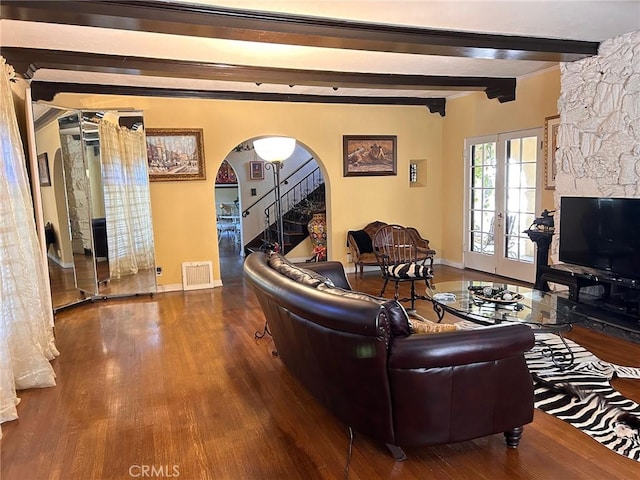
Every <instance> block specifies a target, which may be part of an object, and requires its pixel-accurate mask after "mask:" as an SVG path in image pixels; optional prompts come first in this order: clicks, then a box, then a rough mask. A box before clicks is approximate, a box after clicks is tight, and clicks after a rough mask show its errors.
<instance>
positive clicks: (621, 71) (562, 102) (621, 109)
mask: <svg viewBox="0 0 640 480" xmlns="http://www.w3.org/2000/svg"><path fill="white" fill-rule="evenodd" d="M560 73H561V79H560V82H561V89H560V98H559V99H558V112H559V114H560V125H559V130H558V139H557V142H558V151H557V153H556V159H555V161H556V169H557V173H556V191H555V194H554V203H555V208H556V214H555V222H556V227H557V226H559V227H560V230H561V229H562V215H561V213H562V212H560V210H559V207H560V198H561V197H563V196H584V197H633V198H638V197H640V31H636V32H631V33H628V34H625V35H621V36H619V37H615V38H612V39H609V40H606V41H604V42H602V44H601V46H600V49H599V52H598V55H597V56H594V57H590V58H586V59H584V60H580V61H577V62H573V63H563V64H561V65H560ZM558 240H559V236H558V235H554V239H553V243H552V247H551V259H552V262H553V263H557V262H558V245H559V243H558ZM589 323H592V325H589V326H591V327H593V328H597V329H600V330H604V331H608V333H613V334H616V335H622V336H624V337H625V338H627V337H629V336H631V337H633V338H629V339H630V340H634V341H640V319H637V321H636V322H634V321H633V319H630V320H629V321H626V322H625V321H622V322H621V321H619V320H618V319H616V318H612V316H611V315H609V314H607V313H605V312H602V314H600V313H597V314H596V317H595V318H593V321H592V322H589Z"/></svg>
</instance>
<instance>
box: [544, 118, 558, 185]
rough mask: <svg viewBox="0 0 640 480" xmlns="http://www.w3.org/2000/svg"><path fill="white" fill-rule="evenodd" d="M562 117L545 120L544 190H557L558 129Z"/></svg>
mask: <svg viewBox="0 0 640 480" xmlns="http://www.w3.org/2000/svg"><path fill="white" fill-rule="evenodd" d="M559 126H560V115H553V116H551V117H546V118H545V119H544V188H545V189H547V190H554V189H555V188H556V172H557V166H556V160H555V157H556V151H557V150H558V127H559Z"/></svg>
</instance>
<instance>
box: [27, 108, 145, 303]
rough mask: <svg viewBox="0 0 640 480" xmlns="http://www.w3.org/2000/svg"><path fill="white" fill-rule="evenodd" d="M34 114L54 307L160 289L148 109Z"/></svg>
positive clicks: (53, 110) (45, 110)
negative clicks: (146, 125) (146, 126)
mask: <svg viewBox="0 0 640 480" xmlns="http://www.w3.org/2000/svg"><path fill="white" fill-rule="evenodd" d="M34 118H35V137H36V148H37V153H38V159H39V162H38V163H39V168H40V169H41V171H40V172H39V175H40V178H41V187H40V188H41V194H42V203H43V216H44V224H45V225H46V227H45V236H46V239H47V255H48V258H49V262H48V263H49V272H50V279H51V290H52V297H53V305H54V309H59V308H61V307H65V306H68V305H71V304H74V303H77V302H80V301H84V300H85V299H87V298H89V299H91V298H94V297H96V296H97V297H104V298H107V297H113V296H129V295H137V294H147V293H153V292H155V291H156V276H155V260H154V245H153V229H152V224H151V203H150V197H149V181H148V174H147V159H146V142H145V137H144V122H143V115H142V112H139V111H84V110H63V109H58V108H54V107H51V106H49V105H41V104H34ZM45 168H48V170H49V172H51V173H50V177H51V178H50V181H49V182H46V181H43V175H44V169H45Z"/></svg>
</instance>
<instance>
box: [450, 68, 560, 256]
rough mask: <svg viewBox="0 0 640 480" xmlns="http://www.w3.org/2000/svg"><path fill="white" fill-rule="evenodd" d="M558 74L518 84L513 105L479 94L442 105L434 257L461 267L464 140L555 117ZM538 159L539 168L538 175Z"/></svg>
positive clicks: (545, 203) (549, 199)
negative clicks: (442, 211)
mask: <svg viewBox="0 0 640 480" xmlns="http://www.w3.org/2000/svg"><path fill="white" fill-rule="evenodd" d="M559 95H560V70H559V69H558V68H554V69H552V70H549V71H546V72H544V73H542V74H539V75H535V76H531V77H528V78H523V79H519V80H518V84H517V88H516V100H515V101H513V102H508V103H499V102H498V101H497V100H488V99H487V97H486V95H485V94H484V93H480V92H478V93H474V94H471V95H465V96H462V97H458V98H455V99H452V100H448V101H447V115H446V116H445V118H444V127H443V141H442V152H443V167H442V169H443V182H444V184H445V185H446V188H445V189H444V191H443V198H442V204H443V205H444V206H445V208H446V215H445V216H444V217H443V219H442V241H441V244H442V247H441V248H440V250H439V251H438V256H439V257H441V258H443V259H445V260H446V261H447V262H449V263H452V264H457V265H461V264H462V261H463V258H462V251H463V250H462V249H463V245H462V242H463V227H464V140H465V139H466V138H470V137H478V136H482V135H491V134H496V133H505V132H512V131H515V130H524V129H529V128H537V127H543V126H544V119H545V117H549V116H552V115H557V100H558V97H559ZM543 170H544V169H543V163H542V159H541V161H540V165H539V171H540V174H542V173H543ZM542 208H548V209H550V210H552V209H553V191H551V190H543V195H542Z"/></svg>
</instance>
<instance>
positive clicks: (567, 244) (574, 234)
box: [559, 197, 640, 279]
mask: <svg viewBox="0 0 640 480" xmlns="http://www.w3.org/2000/svg"><path fill="white" fill-rule="evenodd" d="M559 258H560V261H561V262H564V263H571V264H574V265H580V266H584V267H592V268H596V269H599V270H604V271H606V272H610V274H611V275H612V276H615V277H620V278H630V279H640V198H594V197H562V198H561V199H560V251H559Z"/></svg>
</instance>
